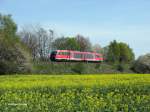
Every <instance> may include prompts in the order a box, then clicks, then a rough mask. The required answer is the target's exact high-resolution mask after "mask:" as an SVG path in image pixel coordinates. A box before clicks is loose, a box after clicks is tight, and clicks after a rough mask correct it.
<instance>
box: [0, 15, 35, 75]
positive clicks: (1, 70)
mask: <svg viewBox="0 0 150 112" xmlns="http://www.w3.org/2000/svg"><path fill="white" fill-rule="evenodd" d="M0 23H2V25H1V26H0V74H10V73H26V72H29V71H30V70H31V68H32V66H31V63H30V55H29V53H28V51H27V50H26V47H25V46H24V45H23V44H22V43H21V41H20V39H19V37H18V36H17V35H16V31H17V26H16V24H15V23H14V22H13V20H12V19H11V16H10V15H8V16H2V15H0Z"/></svg>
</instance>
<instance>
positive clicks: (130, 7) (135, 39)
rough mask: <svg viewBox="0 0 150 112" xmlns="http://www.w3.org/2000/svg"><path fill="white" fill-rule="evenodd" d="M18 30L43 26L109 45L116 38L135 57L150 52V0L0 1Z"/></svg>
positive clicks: (59, 32) (60, 32) (62, 33)
mask: <svg viewBox="0 0 150 112" xmlns="http://www.w3.org/2000/svg"><path fill="white" fill-rule="evenodd" d="M0 12H1V13H3V14H12V17H13V19H14V21H15V22H16V23H17V24H18V26H19V27H21V26H23V25H26V24H41V25H42V26H43V27H45V28H46V29H49V28H51V29H54V30H55V31H56V33H57V34H58V35H65V36H74V35H76V34H82V35H84V36H87V37H89V38H90V40H91V41H92V43H98V44H100V45H101V46H106V45H108V44H109V42H110V41H112V40H114V39H116V40H118V41H123V42H126V43H128V44H129V45H130V47H131V48H133V50H134V52H135V54H136V57H137V56H139V55H143V54H145V53H148V52H150V0H0Z"/></svg>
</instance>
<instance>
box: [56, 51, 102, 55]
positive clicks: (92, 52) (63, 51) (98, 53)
mask: <svg viewBox="0 0 150 112" xmlns="http://www.w3.org/2000/svg"><path fill="white" fill-rule="evenodd" d="M55 51H57V52H69V51H71V52H76V53H95V54H100V53H97V52H87V51H74V50H55Z"/></svg>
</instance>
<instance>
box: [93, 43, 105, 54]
mask: <svg viewBox="0 0 150 112" xmlns="http://www.w3.org/2000/svg"><path fill="white" fill-rule="evenodd" d="M92 51H93V52H97V53H103V50H102V48H101V46H100V45H99V44H95V45H94V46H92Z"/></svg>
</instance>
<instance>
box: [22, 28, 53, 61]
mask: <svg viewBox="0 0 150 112" xmlns="http://www.w3.org/2000/svg"><path fill="white" fill-rule="evenodd" d="M19 34H20V36H21V38H22V41H23V43H25V44H26V45H27V46H28V48H29V49H30V52H31V54H32V57H33V59H37V58H40V59H45V58H47V57H48V54H49V53H50V51H51V50H52V42H53V40H54V31H53V30H49V31H47V30H45V29H44V28H42V27H41V26H39V25H38V26H37V25H36V26H25V27H24V28H23V29H22V31H21V32H20V33H19Z"/></svg>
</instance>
